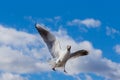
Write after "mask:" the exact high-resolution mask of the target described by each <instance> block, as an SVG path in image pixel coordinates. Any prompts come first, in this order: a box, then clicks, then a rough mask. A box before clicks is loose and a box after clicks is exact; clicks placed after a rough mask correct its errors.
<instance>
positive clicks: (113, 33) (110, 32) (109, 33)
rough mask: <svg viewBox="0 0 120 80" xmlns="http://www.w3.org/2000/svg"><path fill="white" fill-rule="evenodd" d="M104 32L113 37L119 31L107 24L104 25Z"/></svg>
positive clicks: (118, 33)
mask: <svg viewBox="0 0 120 80" xmlns="http://www.w3.org/2000/svg"><path fill="white" fill-rule="evenodd" d="M106 34H107V35H108V36H111V37H114V36H115V35H120V31H119V30H117V29H114V28H112V27H109V26H107V27H106Z"/></svg>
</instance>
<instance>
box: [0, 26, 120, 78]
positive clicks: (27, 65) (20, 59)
mask: <svg viewBox="0 0 120 80" xmlns="http://www.w3.org/2000/svg"><path fill="white" fill-rule="evenodd" d="M53 33H54V34H55V35H56V36H57V38H59V39H60V43H61V44H62V45H61V46H63V47H64V48H65V47H66V45H67V44H70V45H72V52H74V51H76V50H79V49H86V50H88V51H89V53H90V54H89V55H88V56H86V57H80V58H77V59H71V60H70V61H68V63H67V65H66V69H67V71H68V73H69V74H71V75H74V74H79V73H82V72H84V73H94V74H96V75H100V76H103V77H105V78H108V79H112V80H119V79H120V64H119V63H115V62H112V61H111V60H109V59H106V58H103V57H102V50H100V49H96V48H94V47H93V45H92V43H91V42H89V41H83V42H75V41H74V39H72V38H71V37H70V36H68V35H67V33H66V31H62V30H59V31H58V32H53ZM0 36H1V39H0V70H1V71H4V72H14V73H31V72H41V71H50V68H49V65H48V63H47V62H42V61H44V59H45V57H47V58H48V57H50V55H49V52H48V49H47V47H46V46H45V45H44V43H43V41H42V40H41V38H40V36H38V35H35V34H30V33H27V32H22V31H17V30H15V29H13V28H5V27H4V26H2V25H1V26H0ZM39 43H40V44H39ZM45 60H46V59H45ZM71 63H72V65H71ZM89 79H90V78H89Z"/></svg>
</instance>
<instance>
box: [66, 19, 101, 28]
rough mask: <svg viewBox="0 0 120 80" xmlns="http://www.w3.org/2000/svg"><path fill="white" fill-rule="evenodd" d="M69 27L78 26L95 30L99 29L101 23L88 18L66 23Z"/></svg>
mask: <svg viewBox="0 0 120 80" xmlns="http://www.w3.org/2000/svg"><path fill="white" fill-rule="evenodd" d="M67 24H68V25H69V26H73V25H76V26H80V25H85V26H86V27H88V28H96V27H99V26H100V25H101V22H100V21H99V20H95V19H92V18H88V19H85V20H80V19H74V20H72V21H70V22H68V23H67Z"/></svg>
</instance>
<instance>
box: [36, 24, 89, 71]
mask: <svg viewBox="0 0 120 80" xmlns="http://www.w3.org/2000/svg"><path fill="white" fill-rule="evenodd" d="M35 27H36V29H37V31H38V32H39V34H40V35H41V37H42V38H43V40H44V42H45V43H46V45H47V47H48V49H49V52H50V53H51V55H52V58H53V59H52V60H53V62H54V65H53V66H52V69H53V70H54V71H55V68H56V67H63V68H64V72H66V70H65V64H66V62H67V61H68V60H69V59H70V58H76V57H79V56H85V55H88V51H87V50H78V51H76V52H73V53H71V52H70V50H71V45H67V47H66V49H62V48H61V46H60V43H59V41H58V40H57V39H56V37H55V36H54V35H53V34H52V33H51V32H49V31H48V30H47V29H45V28H44V27H43V26H41V25H40V24H35Z"/></svg>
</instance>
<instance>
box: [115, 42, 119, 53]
mask: <svg viewBox="0 0 120 80" xmlns="http://www.w3.org/2000/svg"><path fill="white" fill-rule="evenodd" d="M114 49H115V52H116V53H118V54H120V45H119V44H117V45H116V46H115V47H114Z"/></svg>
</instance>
